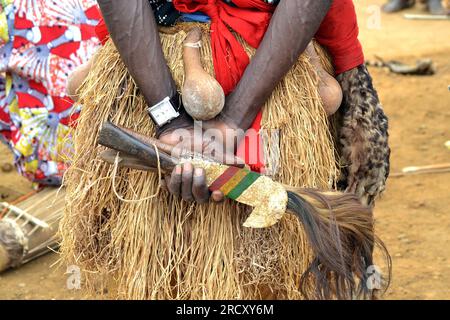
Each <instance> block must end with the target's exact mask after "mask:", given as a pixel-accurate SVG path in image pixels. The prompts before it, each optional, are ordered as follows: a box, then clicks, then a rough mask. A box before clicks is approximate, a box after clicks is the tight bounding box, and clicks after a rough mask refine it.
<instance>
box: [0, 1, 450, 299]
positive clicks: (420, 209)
mask: <svg viewBox="0 0 450 320" xmlns="http://www.w3.org/2000/svg"><path fill="white" fill-rule="evenodd" d="M383 2H384V0H371V1H362V0H356V1H355V4H356V7H357V10H358V16H359V23H360V29H361V35H360V39H361V41H362V43H363V46H364V48H365V53H366V58H367V59H373V58H374V55H378V56H381V57H383V58H385V59H396V60H401V61H405V62H409V63H413V62H415V60H416V59H418V58H424V57H428V58H431V59H433V61H434V62H435V63H436V66H437V73H436V75H434V76H427V77H404V76H399V75H394V74H390V73H388V72H386V71H385V70H381V69H375V68H371V69H370V71H371V73H372V75H373V78H374V82H375V86H376V88H377V89H378V91H379V94H380V97H381V101H382V102H383V105H384V107H385V110H386V112H387V114H388V116H389V120H390V136H391V138H390V144H391V147H392V172H399V171H400V170H401V169H402V168H403V167H405V166H412V165H428V164H437V163H443V162H449V161H450V150H448V149H447V148H445V146H444V143H445V141H447V140H450V130H449V129H450V92H449V91H448V89H447V86H448V85H450V41H448V39H450V22H449V21H408V20H405V19H404V18H403V16H402V15H401V14H398V15H389V16H387V15H383V14H382V15H381V16H379V18H380V20H378V19H377V17H378V14H377V10H378V8H379V6H380V5H381V4H382V3H383ZM408 12H414V13H423V12H422V9H421V8H415V9H412V10H409V11H408ZM377 27H379V29H378V28H377ZM5 162H11V157H10V155H9V153H8V151H7V149H6V148H4V147H3V146H2V147H0V164H2V163H5ZM29 190H30V185H29V183H28V182H27V181H26V180H24V179H23V178H21V177H19V176H18V175H16V174H15V173H3V172H0V197H2V200H12V199H14V198H16V197H17V196H19V195H20V194H24V193H26V192H27V191H29ZM449 208H450V173H442V174H427V175H415V176H405V177H400V178H398V177H397V178H394V177H393V178H390V179H389V181H388V185H387V191H386V192H385V194H384V195H383V197H382V198H381V199H380V200H379V201H378V203H377V206H376V210H375V215H376V218H377V231H378V233H379V235H380V237H381V238H382V239H383V240H384V241H385V242H386V245H387V247H388V249H389V251H390V253H391V255H392V259H393V278H392V284H391V287H390V289H389V290H388V292H387V293H386V295H385V298H386V299H450V250H449V248H450V235H449V231H450V211H449ZM57 260H58V255H57V254H49V255H47V256H45V257H43V258H41V259H39V260H37V261H34V262H32V263H29V264H28V265H26V266H24V267H22V268H21V269H18V270H12V271H8V272H5V273H3V274H2V275H0V298H5V299H17V298H31V299H74V298H75V299H78V298H83V296H82V294H81V293H80V292H79V291H77V290H68V289H67V286H66V282H67V280H68V275H66V274H64V273H65V271H66V270H65V267H64V268H63V267H59V268H58V267H56V266H52V265H53V264H54V263H55V262H56V261H57Z"/></svg>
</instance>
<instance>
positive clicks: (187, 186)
mask: <svg viewBox="0 0 450 320" xmlns="http://www.w3.org/2000/svg"><path fill="white" fill-rule="evenodd" d="M193 174H194V167H193V166H192V163H190V162H187V163H185V164H184V165H183V174H182V177H181V197H182V198H183V199H184V200H186V201H192V200H194V196H193V195H192V180H193V177H192V176H193Z"/></svg>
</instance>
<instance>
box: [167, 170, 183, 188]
mask: <svg viewBox="0 0 450 320" xmlns="http://www.w3.org/2000/svg"><path fill="white" fill-rule="evenodd" d="M181 174H182V168H181V165H176V166H175V168H174V169H173V171H172V175H171V177H170V178H169V179H170V181H169V182H168V183H167V187H168V189H169V191H170V193H171V194H173V195H174V196H179V195H180V190H181Z"/></svg>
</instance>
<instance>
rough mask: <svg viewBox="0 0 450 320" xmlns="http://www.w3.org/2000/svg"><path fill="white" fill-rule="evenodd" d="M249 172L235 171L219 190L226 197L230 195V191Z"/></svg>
mask: <svg viewBox="0 0 450 320" xmlns="http://www.w3.org/2000/svg"><path fill="white" fill-rule="evenodd" d="M249 172H250V171H248V170H246V169H241V170H239V171H237V172H236V173H235V174H234V176H233V177H232V178H231V179H230V180H228V181H227V183H225V184H224V185H223V186H222V187H221V188H220V191H222V192H223V194H224V195H225V196H228V193H230V191H231V190H233V189H234V188H235V187H236V186H237V185H238V184H239V182H241V181H242V179H244V178H245V176H246V175H247V174H248V173H249Z"/></svg>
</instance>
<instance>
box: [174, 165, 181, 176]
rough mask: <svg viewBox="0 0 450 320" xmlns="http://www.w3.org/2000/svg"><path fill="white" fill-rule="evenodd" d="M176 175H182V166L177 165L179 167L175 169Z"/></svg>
mask: <svg viewBox="0 0 450 320" xmlns="http://www.w3.org/2000/svg"><path fill="white" fill-rule="evenodd" d="M175 173H176V174H181V165H179V164H177V166H176V167H175Z"/></svg>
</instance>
